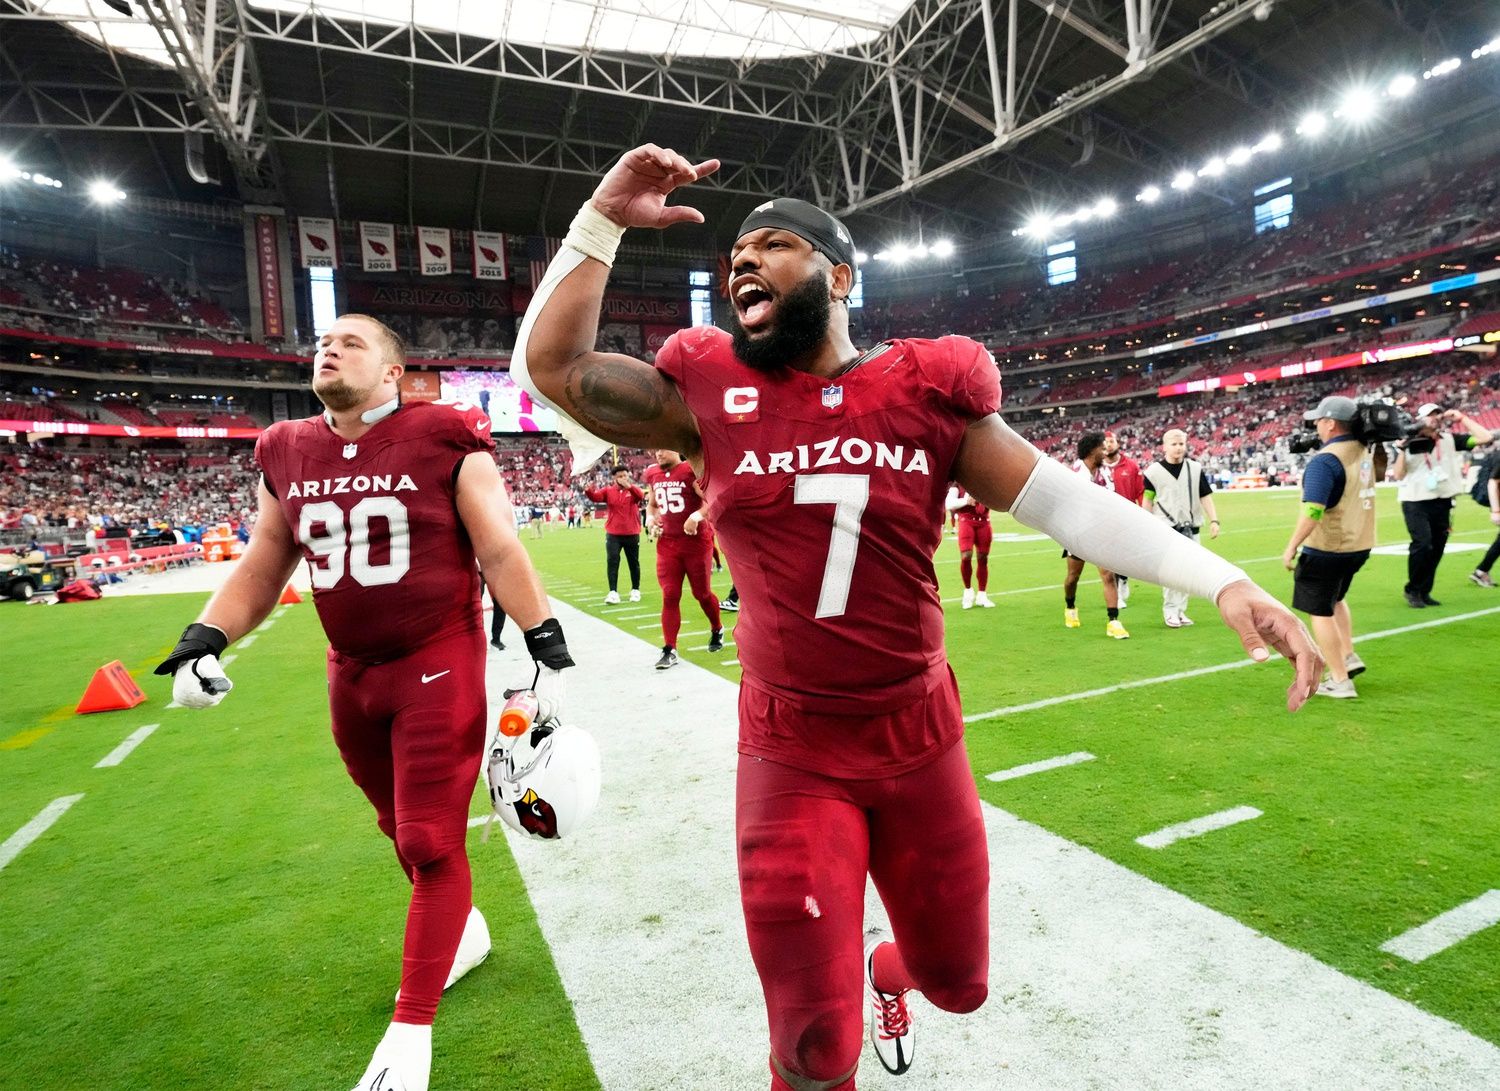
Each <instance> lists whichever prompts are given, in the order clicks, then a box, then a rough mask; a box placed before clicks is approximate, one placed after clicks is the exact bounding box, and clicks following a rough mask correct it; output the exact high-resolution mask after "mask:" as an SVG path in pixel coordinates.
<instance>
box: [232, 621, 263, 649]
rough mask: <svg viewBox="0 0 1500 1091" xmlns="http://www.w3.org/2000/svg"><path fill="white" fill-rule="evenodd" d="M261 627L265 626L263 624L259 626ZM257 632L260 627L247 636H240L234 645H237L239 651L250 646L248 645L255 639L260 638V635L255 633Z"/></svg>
mask: <svg viewBox="0 0 1500 1091" xmlns="http://www.w3.org/2000/svg"><path fill="white" fill-rule="evenodd" d="M261 628H265V626H261ZM258 632H260V629H257V630H256V631H255V632H254V633H251V634H250V635H249V636H242V637H240V639H239V643H238V644H237V645H236V647H238V648H239V650H240V651H244V650H245V649H246V648H248V647H250V645H252V644H254V643H255V642H256V641H257V640H259V639H260V637H258V636H256V633H258Z"/></svg>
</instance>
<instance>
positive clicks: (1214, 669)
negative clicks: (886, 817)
mask: <svg viewBox="0 0 1500 1091" xmlns="http://www.w3.org/2000/svg"><path fill="white" fill-rule="evenodd" d="M1491 614H1500V606H1491V607H1489V608H1488V609H1484V610H1471V611H1469V612H1468V613H1467V614H1453V615H1450V616H1449V617H1440V618H1434V619H1432V620H1431V621H1419V622H1416V623H1415V624H1413V625H1402V626H1401V627H1400V628H1397V629H1381V630H1380V631H1378V632H1373V633H1365V634H1364V635H1363V636H1356V637H1355V638H1354V643H1356V644H1362V643H1364V642H1365V641H1367V640H1384V639H1385V638H1386V637H1391V636H1400V635H1401V634H1403V633H1413V632H1416V631H1417V630H1419V629H1436V628H1439V627H1440V626H1443V625H1453V624H1455V623H1456V622H1460V621H1472V620H1474V619H1475V618H1481V617H1489V616H1490V615H1491ZM1271 662H1272V663H1276V662H1279V660H1278V659H1276V658H1273V659H1272V660H1271ZM1260 665H1263V664H1257V663H1256V662H1255V660H1253V659H1249V658H1245V659H1235V660H1233V661H1231V662H1228V663H1215V664H1213V665H1212V666H1208V667H1197V668H1195V669H1193V670H1187V671H1175V672H1173V673H1172V674H1158V675H1157V676H1156V677H1154V678H1133V679H1131V680H1130V681H1128V682H1118V683H1116V684H1115V685H1112V686H1100V687H1099V688H1098V689H1084V690H1079V691H1078V692H1076V693H1062V694H1059V695H1057V696H1056V697H1043V698H1041V699H1040V700H1037V701H1027V702H1026V703H1025V704H1020V705H1006V706H1005V707H1004V708H992V709H990V710H989V711H988V712H971V713H970V714H969V715H967V716H965V717H964V723H966V724H974V723H979V722H980V721H982V720H993V719H996V718H997V717H1000V716H1013V715H1015V714H1016V713H1018V712H1032V711H1035V710H1036V709H1039V708H1050V707H1052V706H1053V705H1065V704H1068V703H1069V702H1071V701H1083V700H1087V699H1088V698H1090V697H1105V696H1108V695H1109V694H1111V693H1119V692H1121V691H1122V690H1127V689H1140V688H1142V687H1143V686H1157V685H1161V684H1162V683H1163V682H1180V681H1182V679H1184V678H1198V677H1200V676H1202V675H1205V674H1218V673H1219V672H1220V671H1232V670H1239V669H1240V668H1241V667H1254V666H1260Z"/></svg>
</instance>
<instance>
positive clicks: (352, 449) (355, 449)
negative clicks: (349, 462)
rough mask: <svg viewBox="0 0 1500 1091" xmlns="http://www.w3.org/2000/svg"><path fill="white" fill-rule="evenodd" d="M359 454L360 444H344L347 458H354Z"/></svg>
mask: <svg viewBox="0 0 1500 1091" xmlns="http://www.w3.org/2000/svg"><path fill="white" fill-rule="evenodd" d="M357 454H359V444H357V443H346V444H344V457H345V458H353V457H354V456H355V455H357Z"/></svg>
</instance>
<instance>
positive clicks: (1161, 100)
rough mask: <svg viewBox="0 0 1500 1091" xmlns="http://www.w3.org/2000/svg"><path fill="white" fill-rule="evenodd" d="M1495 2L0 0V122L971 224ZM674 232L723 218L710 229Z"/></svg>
mask: <svg viewBox="0 0 1500 1091" xmlns="http://www.w3.org/2000/svg"><path fill="white" fill-rule="evenodd" d="M1487 10H1489V11H1490V13H1491V14H1492V8H1491V5H1489V4H1488V3H1487V2H1486V0H1449V2H1444V0H1329V2H1319V3H1310V2H1307V0H910V2H906V0H885V2H877V3H861V4H841V5H831V4H822V5H819V4H814V3H811V2H808V0H552V2H547V0H525V2H516V0H422V2H421V3H416V2H415V0H326V2H322V0H320V2H316V3H314V2H309V0H0V129H3V130H4V131H5V132H6V133H7V134H10V133H15V134H19V139H21V140H22V141H25V142H27V143H29V144H30V145H31V146H33V147H42V146H45V145H46V144H47V143H49V142H50V144H51V145H54V146H55V148H56V151H57V154H58V156H60V157H61V158H62V160H64V161H63V162H60V163H59V166H60V167H62V168H64V169H66V168H67V167H68V162H70V161H71V162H73V163H79V162H94V161H97V160H98V158H99V157H100V155H103V154H105V152H106V151H107V152H109V154H114V151H113V149H115V148H116V147H117V146H119V143H120V141H121V140H125V139H128V138H129V137H130V136H132V135H134V137H135V139H136V140H137V141H141V140H142V134H144V143H145V144H146V145H147V146H148V147H149V148H150V150H151V155H150V156H148V157H147V162H148V163H151V162H154V163H155V164H156V169H157V173H156V176H155V177H154V178H152V177H151V176H150V170H149V169H146V168H142V167H140V165H139V163H137V162H135V160H138V159H139V158H140V157H139V156H136V157H134V159H132V160H131V161H130V163H128V164H127V163H122V164H121V166H120V169H121V170H126V169H131V170H135V171H136V172H137V173H136V176H135V178H133V179H125V180H123V181H124V184H125V185H126V188H131V187H134V188H136V189H138V190H142V191H144V192H154V193H156V194H158V195H162V196H174V197H178V198H180V199H186V200H194V199H197V200H203V199H205V198H210V199H211V198H228V199H231V200H233V199H238V200H246V201H260V202H270V201H278V202H283V203H286V204H287V205H289V206H290V207H292V208H295V209H297V210H299V211H303V212H308V213H314V214H316V213H319V212H333V213H334V214H336V215H350V214H353V215H357V216H360V217H365V218H371V219H389V220H404V221H408V222H423V221H428V222H431V221H432V220H433V219H434V218H435V217H441V218H443V219H444V222H451V221H452V219H453V217H454V215H455V210H456V209H461V208H463V207H464V206H465V204H466V203H472V204H473V205H474V208H473V209H471V211H470V214H469V215H468V216H467V217H465V219H467V220H470V221H473V222H479V223H482V224H483V225H484V226H486V227H491V228H498V229H504V230H510V231H515V232H521V233H540V232H546V233H550V234H558V233H560V232H561V229H562V227H563V225H564V224H566V222H567V220H568V218H569V217H570V216H571V213H572V211H573V209H574V208H575V207H576V205H577V203H578V201H579V200H581V199H582V198H583V197H584V196H586V195H587V193H588V192H589V189H590V188H591V186H592V180H593V179H594V178H596V177H597V176H598V175H599V174H600V173H602V171H603V170H604V169H606V168H607V166H608V165H609V164H610V163H611V162H612V161H613V160H614V158H615V157H616V156H617V155H618V154H619V152H620V151H621V150H623V149H624V148H626V147H629V146H631V145H632V144H635V143H638V142H641V141H645V140H653V141H656V142H657V143H661V144H667V145H671V146H674V147H678V148H680V149H681V150H683V151H684V152H685V153H687V154H689V155H694V156H703V155H715V156H718V157H719V158H721V159H722V160H724V164H725V166H724V169H723V170H722V172H721V173H720V174H719V175H718V176H716V177H715V178H713V179H711V180H709V181H708V182H707V183H705V184H704V185H703V186H701V187H699V188H700V191H701V192H700V193H699V194H698V195H697V196H696V197H695V202H696V203H697V204H698V205H699V207H701V208H702V209H703V211H704V212H705V214H707V215H708V216H709V219H710V223H711V224H718V225H719V234H722V233H723V232H724V231H726V230H732V227H733V223H734V222H737V215H736V214H737V213H739V212H742V211H743V210H744V209H745V208H746V207H747V206H748V205H749V204H750V203H751V201H752V199H755V198H760V197H763V196H764V195H766V194H768V193H792V194H796V195H798V196H803V197H806V198H808V199H810V200H814V201H817V202H819V203H821V204H823V205H824V206H826V207H829V208H833V209H836V210H839V211H841V212H843V213H844V214H846V215H852V216H854V217H856V219H857V222H858V223H859V224H877V225H878V224H880V223H896V224H900V223H910V222H913V221H916V222H922V223H926V224H929V225H932V226H934V227H938V226H947V227H948V228H950V229H952V230H957V231H969V232H972V231H974V230H976V229H979V228H983V227H985V226H988V227H989V229H991V230H993V229H994V228H995V226H997V225H998V224H1000V223H1014V222H1018V221H1019V220H1020V219H1022V218H1024V214H1025V212H1026V211H1027V210H1028V209H1032V208H1035V207H1036V206H1037V204H1038V203H1039V202H1041V201H1044V200H1045V201H1048V202H1051V203H1053V204H1054V205H1055V204H1056V203H1057V202H1060V201H1069V200H1079V201H1086V200H1090V199H1092V198H1094V197H1097V196H1098V195H1099V194H1101V193H1103V192H1108V191H1109V190H1111V189H1113V190H1114V191H1115V192H1116V193H1117V194H1119V193H1127V192H1133V189H1131V190H1128V191H1127V190H1126V189H1125V188H1124V187H1133V186H1134V185H1136V184H1138V183H1139V182H1140V181H1142V179H1143V178H1144V177H1146V176H1147V175H1148V174H1155V175H1160V173H1161V172H1162V170H1163V169H1165V166H1170V165H1173V164H1181V163H1183V162H1184V161H1187V160H1189V159H1192V158H1194V157H1197V156H1199V155H1201V154H1202V153H1203V152H1204V151H1205V149H1207V150H1212V142H1213V141H1214V139H1215V135H1216V133H1217V132H1219V131H1222V130H1223V129H1225V128H1227V127H1230V126H1233V127H1235V128H1234V131H1235V132H1237V133H1240V132H1244V133H1245V135H1251V133H1250V132H1247V131H1246V130H1255V129H1269V128H1270V127H1271V126H1273V125H1276V124H1283V125H1284V124H1285V123H1286V122H1287V120H1288V118H1290V117H1291V116H1292V115H1293V111H1295V110H1296V109H1297V108H1298V107H1299V104H1300V102H1301V101H1305V100H1306V98H1308V97H1309V96H1314V95H1326V94H1328V93H1329V91H1330V89H1331V88H1332V87H1334V86H1336V84H1337V81H1338V80H1340V79H1347V78H1348V75H1349V73H1350V72H1352V71H1356V70H1357V67H1358V66H1359V65H1362V64H1371V63H1384V62H1390V63H1392V64H1395V63H1401V64H1406V65H1408V66H1410V65H1411V64H1420V63H1422V62H1423V61H1425V62H1427V63H1432V62H1433V61H1435V60H1437V59H1440V58H1441V56H1442V55H1444V53H1445V52H1446V51H1448V50H1449V49H1450V43H1449V41H1448V38H1449V37H1450V36H1451V35H1452V33H1453V28H1454V27H1455V26H1459V25H1463V24H1464V23H1465V22H1466V21H1467V22H1469V23H1473V24H1475V25H1484V24H1485V23H1487V22H1488V20H1486V19H1484V18H1482V16H1484V14H1485V13H1486V11H1487ZM123 12H128V13H129V14H128V15H127V14H124V13H123ZM80 35H82V36H83V37H80ZM85 38H87V39H88V40H85ZM109 134H118V137H111V136H110V135H109ZM13 139H14V138H13ZM178 140H180V141H182V142H183V143H184V144H185V145H186V148H185V149H183V150H179V149H178V148H176V147H174V143H175V142H176V141H178ZM184 151H185V154H184ZM184 164H185V165H184ZM216 172H217V173H221V174H222V175H223V178H224V180H223V182H222V183H220V184H218V185H217V186H215V182H214V178H213V176H214V175H215V173H216ZM205 179H207V181H205ZM726 221H727V222H726ZM460 222H462V221H460ZM455 225H456V224H455ZM678 231H679V232H681V234H680V235H679V236H678V237H679V238H680V239H683V240H684V243H683V244H686V240H688V239H691V240H692V243H691V245H694V246H701V247H706V246H707V245H709V244H710V241H711V235H712V231H711V229H693V228H682V229H678ZM712 241H714V242H717V243H720V244H722V242H723V240H722V239H717V240H712Z"/></svg>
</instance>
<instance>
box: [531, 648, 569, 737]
mask: <svg viewBox="0 0 1500 1091" xmlns="http://www.w3.org/2000/svg"><path fill="white" fill-rule="evenodd" d="M534 688H535V690H536V721H535V722H536V723H537V724H548V723H553V722H555V721H559V720H561V719H562V709H563V698H564V697H565V696H566V695H567V681H566V679H564V678H563V672H562V671H555V670H553V669H552V668H551V667H544V666H542V665H541V664H540V663H538V664H537V679H536V686H535V687H534Z"/></svg>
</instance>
